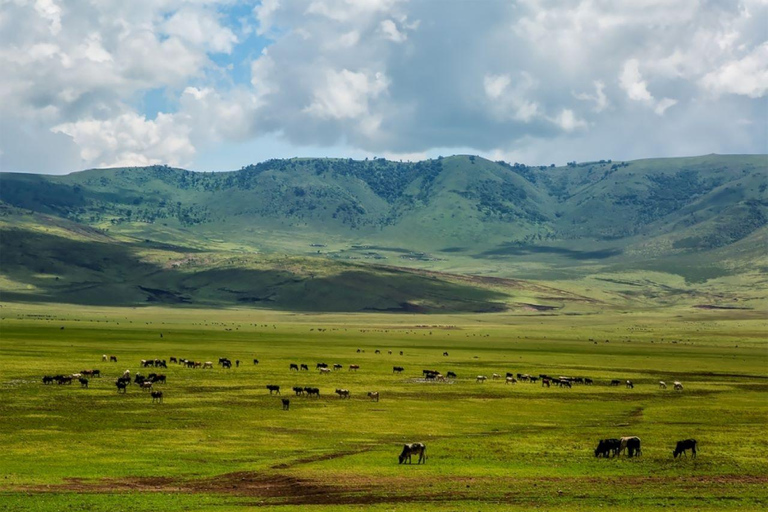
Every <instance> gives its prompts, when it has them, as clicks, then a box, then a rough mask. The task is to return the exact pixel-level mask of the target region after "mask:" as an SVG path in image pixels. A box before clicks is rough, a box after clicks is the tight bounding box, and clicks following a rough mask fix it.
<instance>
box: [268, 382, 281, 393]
mask: <svg viewBox="0 0 768 512" xmlns="http://www.w3.org/2000/svg"><path fill="white" fill-rule="evenodd" d="M267 389H268V390H269V394H270V395H271V394H272V393H273V392H274V393H277V394H278V395H279V394H280V386H275V385H274V384H267Z"/></svg>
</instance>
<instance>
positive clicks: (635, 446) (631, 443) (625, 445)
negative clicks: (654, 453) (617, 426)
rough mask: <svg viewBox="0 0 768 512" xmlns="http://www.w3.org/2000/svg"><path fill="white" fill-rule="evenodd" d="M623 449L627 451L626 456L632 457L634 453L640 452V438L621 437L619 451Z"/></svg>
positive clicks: (638, 453)
mask: <svg viewBox="0 0 768 512" xmlns="http://www.w3.org/2000/svg"><path fill="white" fill-rule="evenodd" d="M624 450H626V451H627V457H634V456H635V455H640V454H642V451H641V449H640V438H639V437H635V436H632V437H622V438H621V446H620V447H619V453H621V452H623V451H624Z"/></svg>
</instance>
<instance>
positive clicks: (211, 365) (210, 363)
mask: <svg viewBox="0 0 768 512" xmlns="http://www.w3.org/2000/svg"><path fill="white" fill-rule="evenodd" d="M206 368H208V369H210V370H212V369H213V361H206V362H205V363H203V369H206Z"/></svg>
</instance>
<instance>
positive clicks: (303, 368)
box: [301, 364, 309, 372]
mask: <svg viewBox="0 0 768 512" xmlns="http://www.w3.org/2000/svg"><path fill="white" fill-rule="evenodd" d="M301 369H302V370H304V371H306V372H308V371H309V366H307V365H305V364H302V365H301Z"/></svg>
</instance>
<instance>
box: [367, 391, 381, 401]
mask: <svg viewBox="0 0 768 512" xmlns="http://www.w3.org/2000/svg"><path fill="white" fill-rule="evenodd" d="M368 398H370V399H371V400H373V401H376V402H378V401H379V392H378V391H369V392H368Z"/></svg>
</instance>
